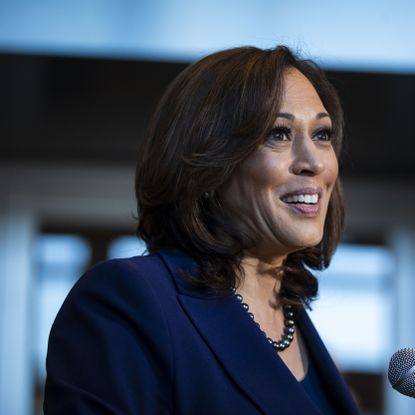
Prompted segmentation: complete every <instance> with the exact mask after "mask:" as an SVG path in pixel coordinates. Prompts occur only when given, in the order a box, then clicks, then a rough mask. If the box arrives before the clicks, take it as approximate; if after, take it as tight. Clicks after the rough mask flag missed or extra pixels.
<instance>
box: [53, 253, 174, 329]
mask: <svg viewBox="0 0 415 415" xmlns="http://www.w3.org/2000/svg"><path fill="white" fill-rule="evenodd" d="M175 295H176V288H175V284H174V282H173V280H172V277H171V275H170V273H169V271H168V269H167V268H166V267H165V265H164V264H163V261H162V260H161V259H160V257H159V256H158V255H156V254H155V255H148V256H144V257H139V256H137V257H131V258H126V259H112V260H107V261H103V262H100V263H98V264H97V265H95V266H93V267H92V268H90V269H88V270H87V271H86V272H85V273H84V274H83V275H82V276H81V277H80V278H79V280H78V281H77V283H76V284H75V285H74V287H73V288H72V289H71V291H70V292H69V294H68V296H67V297H66V299H65V301H64V303H63V305H62V307H61V309H60V311H59V313H58V315H57V318H56V319H55V323H54V327H53V329H54V330H56V329H57V327H59V326H60V327H62V326H63V325H65V324H66V323H68V322H69V321H76V320H78V321H79V319H80V318H81V319H82V320H84V321H86V320H95V321H98V320H99V321H100V324H104V323H105V324H112V323H113V321H114V319H116V320H118V319H119V318H120V319H122V320H124V321H126V320H128V321H129V322H130V323H133V322H134V323H133V325H136V324H137V323H138V322H139V321H154V320H157V319H159V321H160V322H163V323H162V326H164V325H165V320H166V316H165V310H164V308H165V306H164V303H165V302H166V300H167V299H168V298H172V297H175ZM111 316H112V317H111ZM146 319H148V320H146Z"/></svg>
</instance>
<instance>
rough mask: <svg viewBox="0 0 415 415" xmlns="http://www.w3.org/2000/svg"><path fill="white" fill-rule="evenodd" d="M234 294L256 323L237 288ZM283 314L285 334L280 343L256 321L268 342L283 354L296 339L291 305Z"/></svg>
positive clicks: (284, 308) (286, 306)
mask: <svg viewBox="0 0 415 415" xmlns="http://www.w3.org/2000/svg"><path fill="white" fill-rule="evenodd" d="M233 292H234V294H235V297H236V298H237V299H238V300H239V302H240V303H241V305H242V307H243V308H244V309H245V310H246V311H247V312H248V315H249V317H251V318H252V320H254V321H255V317H254V315H253V314H252V313H251V312H250V311H249V305H248V304H247V303H244V298H243V297H242V295H241V294H237V293H236V290H235V288H234V289H233ZM283 313H284V334H283V335H282V336H281V339H280V340H278V341H275V340H273V339H271V337H268V336H267V334H266V333H265V331H263V330H262V329H261V326H260V325H259V323H258V322H256V321H255V323H256V324H257V326H258V327H259V329H260V330H261V331H262V333H263V334H264V336H265V337H266V339H267V340H268V342H269V343H270V344H271V346H272V347H273V348H274V349H275V350H276V351H277V352H282V351H283V350H285V349H286V348H287V347H288V346H289V345H290V344H291V342H292V341H293V339H294V332H295V327H294V325H295V322H294V312H293V311H292V306H291V304H286V305H284V306H283Z"/></svg>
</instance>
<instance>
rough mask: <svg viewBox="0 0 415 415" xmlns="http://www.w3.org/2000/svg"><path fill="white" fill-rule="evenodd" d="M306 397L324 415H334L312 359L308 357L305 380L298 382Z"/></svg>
mask: <svg viewBox="0 0 415 415" xmlns="http://www.w3.org/2000/svg"><path fill="white" fill-rule="evenodd" d="M300 385H301V386H302V387H303V388H304V390H305V391H306V393H307V394H308V396H309V397H310V398H311V399H312V400H313V401H314V403H315V404H316V405H317V407H318V408H319V409H320V410H321V412H322V413H323V414H324V415H336V414H335V412H334V410H333V406H332V405H331V404H330V401H329V399H328V396H327V393H326V392H325V390H324V387H323V385H322V384H321V380H320V377H319V374H318V372H317V369H316V367H315V364H314V362H313V359H311V357H310V356H309V361H308V371H307V374H306V376H305V378H304V379H303V380H302V381H300Z"/></svg>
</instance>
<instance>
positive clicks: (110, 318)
mask: <svg viewBox="0 0 415 415" xmlns="http://www.w3.org/2000/svg"><path fill="white" fill-rule="evenodd" d="M180 269H182V270H188V271H189V270H193V271H194V272H196V271H195V263H194V262H193V261H192V259H191V258H189V257H188V256H186V255H183V254H182V253H180V252H179V251H176V250H164V251H162V252H161V253H159V254H153V255H149V256H145V257H133V258H128V259H117V260H110V261H105V262H102V263H100V264H98V265H96V266H95V267H93V268H92V269H91V270H89V271H88V272H87V273H86V274H85V275H83V276H82V277H81V278H80V279H79V281H78V282H77V283H76V284H75V286H74V288H73V289H72V290H71V292H70V293H69V295H68V297H67V298H66V300H65V302H64V304H63V306H62V308H61V310H60V311H59V313H58V315H57V317H56V320H55V322H54V324H53V327H52V330H51V334H50V338H49V348H48V356H47V363H46V366H47V380H46V387H45V402H44V411H45V414H46V415H52V414H53V415H55V414H56V415H58V414H59V415H66V414H68V415H69V414H71V415H74V414H82V415H89V414H111V415H133V414H137V415H138V414H145V415H164V414H166V415H167V414H169V415H171V414H179V415H196V414H197V415H222V414H223V415H224V414H226V415H230V414H238V415H256V414H262V415H291V414H292V415H302V414H307V415H322V413H321V412H320V411H319V409H318V408H317V407H316V406H315V404H314V403H313V401H312V400H311V399H310V398H309V397H308V395H307V394H306V393H305V392H304V390H303V388H302V386H301V384H300V383H298V381H297V380H296V379H295V377H294V376H293V375H292V374H291V372H290V371H289V370H288V368H287V367H286V366H285V364H284V363H283V361H282V360H281V359H280V357H279V356H278V354H277V353H276V352H275V351H274V349H273V348H272V346H271V345H270V344H269V343H268V342H267V340H266V339H265V336H264V335H263V334H262V333H261V331H260V330H259V328H258V327H257V325H256V324H255V322H254V321H252V319H251V318H250V317H249V316H248V314H247V313H246V311H245V310H244V309H243V308H242V307H241V305H240V303H239V302H238V300H237V299H236V298H235V296H234V295H229V296H227V297H221V298H218V297H217V296H212V295H209V294H207V293H206V292H205V291H201V290H198V289H194V288H190V287H189V285H188V284H186V283H185V281H184V280H183V279H182V277H181V276H180V272H179V270H180ZM297 322H298V329H299V330H300V331H301V333H302V335H303V338H304V340H305V343H306V346H307V349H308V352H309V354H310V357H311V358H313V359H314V361H315V365H316V368H317V370H318V372H319V374H320V376H321V379H322V383H323V386H324V388H325V390H326V392H327V394H328V396H329V398H330V399H331V402H332V403H333V405H334V409H335V412H336V414H344V415H357V414H358V413H359V412H358V410H357V408H356V406H355V404H354V402H353V400H352V398H351V396H350V393H349V391H348V389H347V387H346V385H345V384H344V382H343V379H342V377H341V376H340V374H339V372H338V371H337V369H336V367H335V365H334V364H333V361H332V360H331V358H330V356H329V354H328V352H327V350H326V348H325V347H324V345H323V343H322V341H321V339H320V337H319V335H318V334H317V332H316V330H315V328H314V327H313V325H312V323H311V321H310V319H309V318H308V316H307V314H306V313H305V312H300V313H299V315H298V320H297Z"/></svg>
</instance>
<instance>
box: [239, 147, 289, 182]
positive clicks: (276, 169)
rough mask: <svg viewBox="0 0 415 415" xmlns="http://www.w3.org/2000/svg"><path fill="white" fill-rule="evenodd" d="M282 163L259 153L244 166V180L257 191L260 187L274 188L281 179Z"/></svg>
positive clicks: (273, 157) (275, 158)
mask: <svg viewBox="0 0 415 415" xmlns="http://www.w3.org/2000/svg"><path fill="white" fill-rule="evenodd" d="M282 170H283V167H282V163H281V162H280V160H278V159H277V157H275V156H270V155H267V154H263V153H259V154H257V155H255V156H253V157H251V158H250V159H249V160H247V162H246V164H245V166H244V176H245V180H247V181H249V182H251V183H252V184H253V185H255V186H256V188H257V190H258V186H259V188H261V187H267V186H275V185H276V184H278V182H279V181H280V180H281V177H282Z"/></svg>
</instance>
